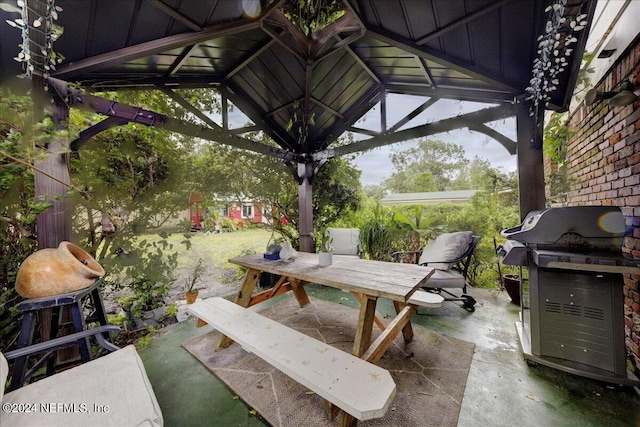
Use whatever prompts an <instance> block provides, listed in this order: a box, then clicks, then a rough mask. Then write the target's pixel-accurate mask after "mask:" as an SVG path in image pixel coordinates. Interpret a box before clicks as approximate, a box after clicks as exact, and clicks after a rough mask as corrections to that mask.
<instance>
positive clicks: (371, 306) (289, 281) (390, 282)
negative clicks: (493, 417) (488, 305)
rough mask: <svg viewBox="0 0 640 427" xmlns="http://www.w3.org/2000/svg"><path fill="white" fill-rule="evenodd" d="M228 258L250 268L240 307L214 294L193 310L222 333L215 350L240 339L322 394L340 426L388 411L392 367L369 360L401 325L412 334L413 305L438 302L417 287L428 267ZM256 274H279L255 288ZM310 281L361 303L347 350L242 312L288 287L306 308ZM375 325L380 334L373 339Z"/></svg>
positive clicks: (304, 256)
mask: <svg viewBox="0 0 640 427" xmlns="http://www.w3.org/2000/svg"><path fill="white" fill-rule="evenodd" d="M229 262H231V263H233V264H237V265H241V266H243V267H245V268H246V269H247V272H246V275H245V278H244V281H243V283H242V286H241V287H240V289H239V290H238V293H237V294H236V297H235V301H234V302H235V304H237V306H236V305H234V304H231V303H230V302H228V301H225V300H223V299H221V298H212V299H209V300H205V301H201V302H199V303H198V302H196V303H195V304H193V305H192V306H191V308H190V312H191V313H192V314H194V315H195V316H196V317H198V318H199V319H200V320H201V321H203V324H204V323H209V324H211V325H212V326H213V327H214V328H216V329H218V330H219V331H220V332H221V337H220V341H219V342H218V346H217V349H221V348H224V347H227V346H228V345H230V344H231V343H233V340H234V339H235V340H238V341H239V343H240V345H242V346H243V347H244V348H245V349H246V350H247V351H250V352H252V353H254V354H256V355H257V356H258V357H261V358H262V359H263V360H265V361H267V362H268V363H270V364H272V365H273V366H275V367H277V368H278V369H280V370H281V371H283V372H284V373H286V374H287V375H289V376H290V377H291V378H293V379H295V380H296V381H298V382H300V383H301V384H304V385H305V386H306V387H308V388H310V389H311V390H313V391H314V392H316V393H318V394H319V395H320V396H322V397H323V398H325V399H326V402H327V407H326V409H327V414H328V415H329V418H330V419H333V417H335V416H337V414H338V412H340V411H341V410H342V418H341V421H340V425H341V427H353V426H355V425H356V424H357V420H358V419H362V420H364V419H372V418H376V417H381V416H383V415H384V414H385V412H386V410H387V409H388V407H389V405H390V404H391V401H392V400H393V397H394V396H395V390H396V386H395V383H394V382H393V379H392V378H391V376H390V374H389V372H387V371H386V370H383V369H381V368H379V367H377V366H375V367H374V366H373V365H372V363H376V362H377V361H378V360H379V359H380V358H381V357H382V355H383V354H384V353H385V352H386V350H387V349H388V348H389V346H390V345H391V343H392V342H393V340H394V339H395V337H396V336H397V335H398V334H399V333H400V332H401V331H402V334H403V336H404V339H405V341H406V342H409V341H411V340H412V338H413V330H412V328H411V322H410V318H411V315H412V314H413V313H414V312H415V310H416V307H417V306H420V305H424V306H432V307H436V306H440V305H441V304H442V301H443V298H442V297H441V296H440V295H435V294H430V293H428V292H424V291H421V290H418V289H419V288H420V287H421V286H423V285H424V284H425V283H426V282H427V280H428V279H429V277H430V276H431V275H432V274H433V269H432V268H429V267H421V266H417V265H413V264H397V263H391V262H380V261H369V260H363V259H360V258H357V257H342V256H334V257H333V263H332V264H331V265H329V266H320V265H319V257H318V255H317V254H309V253H299V254H298V256H297V257H296V259H295V260H268V259H265V258H264V257H263V256H262V255H244V256H240V257H237V258H232V259H230V260H229ZM261 273H272V274H275V275H278V276H280V279H279V280H278V281H277V282H276V284H275V285H274V286H273V288H271V289H268V290H265V291H262V292H259V293H256V294H254V290H255V287H256V284H257V283H258V280H259V278H260V274H261ZM308 283H317V284H321V285H325V286H330V287H333V288H337V289H342V290H345V291H349V292H351V293H352V294H353V295H354V296H355V297H356V299H357V300H358V301H359V302H360V313H359V316H358V323H357V324H356V325H355V327H356V335H355V340H354V344H353V350H352V354H349V353H346V352H342V351H340V350H338V349H333V348H331V347H326V344H324V343H320V342H318V341H317V340H315V339H312V338H310V337H307V336H305V335H303V334H301V333H300V332H298V331H295V330H293V329H291V328H287V327H284V326H283V325H282V326H281V325H278V324H276V323H274V322H273V321H272V320H270V319H267V318H262V317H260V316H259V315H258V314H256V313H254V312H252V311H250V310H246V308H247V307H251V306H253V305H256V304H259V303H261V302H264V301H266V300H268V299H270V298H273V297H275V296H276V295H280V294H283V293H285V292H293V295H294V296H295V298H296V299H297V301H298V304H299V305H300V307H304V306H306V305H307V304H309V303H310V301H309V297H308V295H307V293H306V291H305V290H304V285H306V284H308ZM378 298H388V299H390V300H391V301H393V304H394V307H395V310H396V317H395V318H394V319H393V320H391V322H389V323H388V324H386V325H385V323H384V322H382V320H381V319H380V318H379V317H378V316H377V314H376V304H377V301H378ZM240 307H244V308H240ZM374 324H376V325H378V327H379V328H380V329H381V330H382V332H381V333H380V335H379V336H378V337H377V338H376V340H375V341H374V342H371V338H372V333H373V325H374ZM225 333H226V334H229V336H231V337H233V338H230V337H229V336H227V335H225ZM367 362H370V363H367ZM345 387H346V388H345Z"/></svg>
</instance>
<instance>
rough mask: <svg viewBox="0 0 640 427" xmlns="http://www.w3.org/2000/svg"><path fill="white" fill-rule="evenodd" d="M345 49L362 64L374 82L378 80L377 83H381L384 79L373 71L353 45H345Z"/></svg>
mask: <svg viewBox="0 0 640 427" xmlns="http://www.w3.org/2000/svg"><path fill="white" fill-rule="evenodd" d="M344 50H346V51H347V52H348V53H349V55H351V57H352V58H353V59H354V60H355V61H356V62H357V63H358V65H360V67H361V68H362V69H363V70H364V71H366V72H367V74H369V76H370V77H371V78H372V79H373V81H374V82H376V83H377V84H381V83H382V80H380V77H378V76H377V75H376V73H374V72H373V70H372V69H371V68H370V67H369V66H368V65H367V64H365V62H364V61H363V60H362V58H360V56H358V55H357V54H356V53H355V52H354V51H353V49H352V48H351V46H349V45H346V46H345V47H344Z"/></svg>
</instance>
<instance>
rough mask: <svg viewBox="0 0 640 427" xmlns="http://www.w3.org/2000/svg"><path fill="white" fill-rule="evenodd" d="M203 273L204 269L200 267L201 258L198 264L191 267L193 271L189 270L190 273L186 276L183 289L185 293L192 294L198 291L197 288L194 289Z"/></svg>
mask: <svg viewBox="0 0 640 427" xmlns="http://www.w3.org/2000/svg"><path fill="white" fill-rule="evenodd" d="M205 271H206V269H205V268H204V266H203V265H202V258H198V262H196V265H195V267H193V270H191V272H190V273H189V274H188V275H187V277H186V279H185V287H184V289H185V291H186V292H188V293H193V292H195V291H197V290H198V288H197V287H196V284H197V283H198V280H200V277H202V274H203V273H204V272H205Z"/></svg>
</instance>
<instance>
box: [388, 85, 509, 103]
mask: <svg viewBox="0 0 640 427" xmlns="http://www.w3.org/2000/svg"><path fill="white" fill-rule="evenodd" d="M387 90H388V91H389V92H396V93H404V94H408V95H421V96H436V97H438V98H446V99H455V100H458V101H476V102H485V103H498V102H505V101H507V102H511V101H513V99H514V97H513V94H511V93H508V92H496V91H489V90H482V89H471V88H469V89H459V88H453V87H442V86H439V87H437V88H432V87H428V86H424V85H411V84H407V83H389V84H387Z"/></svg>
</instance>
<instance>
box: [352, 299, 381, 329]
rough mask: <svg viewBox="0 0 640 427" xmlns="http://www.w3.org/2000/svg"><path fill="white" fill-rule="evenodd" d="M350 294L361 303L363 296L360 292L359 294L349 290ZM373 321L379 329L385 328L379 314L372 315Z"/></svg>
mask: <svg viewBox="0 0 640 427" xmlns="http://www.w3.org/2000/svg"><path fill="white" fill-rule="evenodd" d="M351 295H353V297H354V298H355V299H356V300H357V301H358V302H359V303H360V304H362V299H363V298H364V297H363V296H362V294H359V293H358V292H354V291H351ZM373 321H374V322H375V323H376V325H378V328H380V330H381V331H384V329H385V328H386V326H385V324H384V323H383V322H382V319H381V318H380V316H379V315H378V313H375V315H374V317H373Z"/></svg>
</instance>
